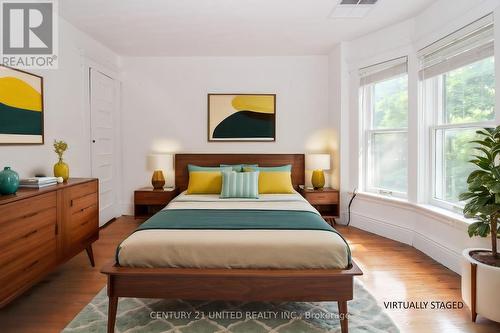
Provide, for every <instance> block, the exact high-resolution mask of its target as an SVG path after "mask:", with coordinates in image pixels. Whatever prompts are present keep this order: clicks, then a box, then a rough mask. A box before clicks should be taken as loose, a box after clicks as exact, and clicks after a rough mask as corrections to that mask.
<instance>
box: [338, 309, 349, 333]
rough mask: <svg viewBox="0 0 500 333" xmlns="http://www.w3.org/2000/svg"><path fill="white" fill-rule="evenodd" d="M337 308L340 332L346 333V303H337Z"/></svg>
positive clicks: (347, 330) (347, 329)
mask: <svg viewBox="0 0 500 333" xmlns="http://www.w3.org/2000/svg"><path fill="white" fill-rule="evenodd" d="M337 303H338V306H339V317H340V331H341V332H342V333H348V332H349V328H348V325H347V322H348V320H349V319H348V313H347V301H338V302H337Z"/></svg>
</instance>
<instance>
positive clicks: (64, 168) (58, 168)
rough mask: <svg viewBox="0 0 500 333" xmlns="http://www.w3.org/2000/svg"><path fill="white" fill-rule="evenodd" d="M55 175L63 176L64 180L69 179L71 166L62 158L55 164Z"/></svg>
mask: <svg viewBox="0 0 500 333" xmlns="http://www.w3.org/2000/svg"><path fill="white" fill-rule="evenodd" d="M54 177H62V179H63V180H64V181H67V180H68V179H69V166H68V165H67V164H66V163H64V162H63V160H62V158H60V159H59V162H57V163H56V164H54Z"/></svg>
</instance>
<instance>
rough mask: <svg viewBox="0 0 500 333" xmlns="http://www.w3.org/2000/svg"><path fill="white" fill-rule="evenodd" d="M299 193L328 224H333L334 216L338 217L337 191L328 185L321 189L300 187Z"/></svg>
mask: <svg viewBox="0 0 500 333" xmlns="http://www.w3.org/2000/svg"><path fill="white" fill-rule="evenodd" d="M300 194H302V196H303V197H304V198H305V199H306V200H307V201H309V203H310V204H311V205H313V206H314V208H316V209H317V210H318V211H319V212H320V213H321V216H322V217H323V218H324V219H325V221H326V222H328V223H329V224H330V225H334V224H335V218H338V217H339V207H340V196H339V191H338V190H335V189H333V188H330V187H324V188H323V189H321V190H314V189H307V188H304V189H302V188H301V189H300Z"/></svg>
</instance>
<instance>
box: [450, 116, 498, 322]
mask: <svg viewBox="0 0 500 333" xmlns="http://www.w3.org/2000/svg"><path fill="white" fill-rule="evenodd" d="M476 133H477V134H478V135H479V137H480V138H479V139H478V140H474V141H472V142H471V143H474V144H476V147H474V149H475V150H476V151H477V152H478V153H479V154H476V155H474V159H473V160H471V161H470V162H471V163H473V164H475V165H476V166H477V167H478V168H477V169H476V170H474V171H472V172H471V173H470V175H469V177H468V178H467V184H468V191H467V192H465V193H462V194H461V195H460V200H467V203H466V205H465V207H464V209H463V213H464V216H465V217H467V218H471V219H474V220H475V222H473V223H472V224H470V225H469V227H468V233H469V237H473V236H480V237H487V236H488V235H489V236H490V237H491V249H483V248H470V249H465V250H464V251H463V252H462V254H463V256H462V265H461V266H462V298H463V300H464V302H465V303H466V304H467V305H468V306H469V308H470V309H471V314H472V321H476V316H477V314H480V315H482V316H484V317H486V318H489V319H491V320H494V321H499V322H500V255H499V254H498V251H497V238H499V226H500V223H499V219H500V126H498V127H497V128H485V129H482V130H479V131H477V132H476Z"/></svg>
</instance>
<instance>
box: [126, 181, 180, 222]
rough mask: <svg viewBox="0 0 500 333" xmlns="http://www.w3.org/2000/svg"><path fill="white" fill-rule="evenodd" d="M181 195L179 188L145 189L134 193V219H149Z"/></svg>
mask: <svg viewBox="0 0 500 333" xmlns="http://www.w3.org/2000/svg"><path fill="white" fill-rule="evenodd" d="M178 194H179V189H178V188H167V189H164V190H154V189H153V188H152V187H145V188H141V189H139V190H136V191H135V192H134V217H135V218H136V219H139V218H148V217H151V216H153V215H154V214H156V213H157V212H159V211H160V210H162V209H163V208H165V206H166V205H167V204H168V203H169V202H170V200H172V199H173V198H175V197H176V196H177V195H178Z"/></svg>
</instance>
